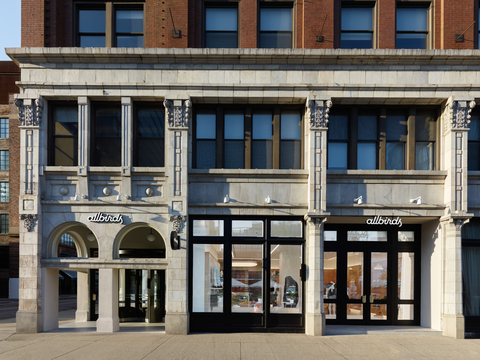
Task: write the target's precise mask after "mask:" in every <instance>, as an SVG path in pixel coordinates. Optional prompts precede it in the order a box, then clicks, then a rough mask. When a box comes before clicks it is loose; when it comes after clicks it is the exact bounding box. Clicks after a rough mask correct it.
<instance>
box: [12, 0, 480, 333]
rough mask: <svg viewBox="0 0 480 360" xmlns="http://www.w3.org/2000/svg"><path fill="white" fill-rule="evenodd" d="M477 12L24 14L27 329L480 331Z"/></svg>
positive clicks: (72, 7)
mask: <svg viewBox="0 0 480 360" xmlns="http://www.w3.org/2000/svg"><path fill="white" fill-rule="evenodd" d="M461 3H462V5H463V7H462V10H461V11H460V12H459V11H457V7H458V5H459V2H458V1H457V2H453V1H452V2H448V1H442V2H440V1H433V2H411V1H409V2H406V1H405V2H404V1H372V2H369V1H348V2H347V1H318V2H313V3H305V2H301V1H296V2H283V1H279V2H262V1H259V2H257V1H246V0H245V1H244V0H242V1H239V2H228V3H226V2H202V1H189V2H187V1H183V2H179V1H175V2H168V1H153V0H152V1H150V0H146V1H144V2H140V1H139V2H135V1H132V2H128V3H126V2H121V1H119V2H115V1H113V2H109V1H105V2H103V1H102V2H98V1H96V2H92V1H90V2H89V1H78V2H76V1H64V2H62V6H60V5H59V4H60V2H57V1H51V0H50V1H44V2H40V4H39V2H34V1H27V0H24V1H23V2H22V10H23V11H22V16H24V24H23V27H22V28H23V30H22V34H23V35H24V36H23V37H22V46H24V47H22V48H19V49H8V52H7V53H8V54H9V55H10V57H11V58H12V59H13V60H14V61H15V62H16V63H17V64H18V65H19V66H20V68H21V80H20V81H19V82H18V86H19V88H20V94H19V95H18V96H17V98H16V101H15V104H16V106H17V107H18V110H19V127H20V134H21V147H20V179H21V182H20V198H19V206H20V218H21V224H22V225H21V226H20V263H21V272H20V274H21V276H20V302H19V311H18V313H17V330H18V331H19V332H39V331H46V330H50V329H54V328H56V327H58V278H59V276H58V272H59V270H62V271H64V270H66V271H69V270H70V271H71V270H73V271H77V292H78V298H77V299H78V300H77V313H76V320H77V321H87V320H96V321H97V330H98V331H103V332H113V331H117V330H118V329H119V322H120V321H136V320H140V321H147V322H162V321H164V322H165V327H166V331H167V333H172V334H185V333H188V332H191V331H238V330H242V331H291V332H304V333H306V334H309V335H322V334H324V333H325V327H326V326H328V324H351V325H355V324H363V325H364V324H379V325H381V324H385V325H421V326H425V327H429V328H432V329H436V330H442V331H443V333H444V335H446V336H452V337H456V338H463V337H464V336H465V331H467V332H469V331H473V330H475V324H477V323H478V321H477V320H478V317H479V316H480V314H479V313H478V306H477V305H478V304H476V303H475V301H476V300H475V299H476V296H478V285H475V284H477V283H478V279H479V277H478V276H479V275H478V273H476V272H475V271H477V270H475V266H474V264H475V262H476V261H477V260H476V259H477V258H478V252H477V249H478V244H479V242H478V240H477V239H478V237H477V234H478V231H477V230H476V229H477V222H476V219H475V217H476V216H478V213H479V204H480V198H479V197H478V195H477V190H476V189H477V186H478V184H477V183H478V182H477V181H476V177H478V175H477V171H478V170H480V166H479V165H478V164H477V162H478V160H477V156H476V153H477V152H478V144H477V142H478V141H479V139H480V135H479V134H477V133H478V126H479V125H478V124H479V121H480V116H479V113H478V112H477V110H476V108H475V104H476V99H477V98H478V97H479V94H480V92H479V90H480V89H479V88H478V86H477V74H479V71H480V61H479V60H478V59H479V57H478V55H479V54H480V53H479V52H478V50H474V49H477V48H478V46H477V44H478V25H474V26H470V27H469V25H471V23H472V22H473V21H474V20H476V19H477V18H478V3H477V2H475V1H466V0H465V1H462V2H461ZM453 17H455V19H462V21H455V22H454V21H453ZM27 19H29V20H28V21H27ZM460 22H464V24H463V23H462V25H460ZM457 27H458V28H457ZM476 29H477V30H476ZM472 218H473V220H472V221H471V222H470V224H468V225H465V224H467V223H468V222H469V221H470V220H471V219H472ZM462 228H463V230H462ZM462 231H463V235H462ZM70 239H71V241H73V243H74V244H75V249H76V255H77V257H70V256H66V255H63V252H61V251H60V249H61V248H62V244H63V245H65V243H68V242H69V241H70ZM465 249H467V250H466V251H465ZM462 256H463V258H462Z"/></svg>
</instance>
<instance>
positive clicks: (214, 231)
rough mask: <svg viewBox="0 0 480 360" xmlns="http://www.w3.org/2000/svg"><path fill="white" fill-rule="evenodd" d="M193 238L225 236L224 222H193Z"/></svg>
mask: <svg viewBox="0 0 480 360" xmlns="http://www.w3.org/2000/svg"><path fill="white" fill-rule="evenodd" d="M193 236H223V220H193Z"/></svg>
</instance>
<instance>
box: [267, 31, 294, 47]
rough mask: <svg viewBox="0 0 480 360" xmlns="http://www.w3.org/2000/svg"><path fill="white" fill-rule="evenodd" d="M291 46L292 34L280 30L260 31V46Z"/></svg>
mask: <svg viewBox="0 0 480 360" xmlns="http://www.w3.org/2000/svg"><path fill="white" fill-rule="evenodd" d="M291 47H292V34H291V33H281V32H270V33H260V48H263V49H289V48H291Z"/></svg>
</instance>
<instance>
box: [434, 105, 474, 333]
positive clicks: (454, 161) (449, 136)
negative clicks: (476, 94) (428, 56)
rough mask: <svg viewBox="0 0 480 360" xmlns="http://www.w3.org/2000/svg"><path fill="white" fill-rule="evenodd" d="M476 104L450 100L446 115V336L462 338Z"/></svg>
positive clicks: (444, 279) (444, 319) (444, 133)
mask: <svg viewBox="0 0 480 360" xmlns="http://www.w3.org/2000/svg"><path fill="white" fill-rule="evenodd" d="M474 107H475V102H474V101H455V100H453V98H449V99H448V101H447V103H446V105H445V110H444V112H443V143H444V152H443V157H444V170H447V173H448V175H447V178H446V179H445V194H444V199H445V216H443V217H442V218H441V219H440V221H441V225H442V240H443V242H442V244H443V262H442V264H443V269H442V274H443V286H444V287H443V317H442V320H443V334H444V335H445V336H450V337H454V338H457V339H463V338H464V337H465V319H464V316H463V301H462V295H463V293H462V291H463V290H462V233H461V229H462V226H463V225H464V224H466V223H467V222H468V221H469V219H470V217H472V216H473V214H467V171H468V167H467V164H468V159H467V153H468V151H467V150H468V130H469V129H468V125H469V123H470V113H471V111H472V109H473V108H474Z"/></svg>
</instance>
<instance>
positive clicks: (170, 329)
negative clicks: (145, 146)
mask: <svg viewBox="0 0 480 360" xmlns="http://www.w3.org/2000/svg"><path fill="white" fill-rule="evenodd" d="M164 105H165V114H166V120H167V129H168V131H167V132H166V134H165V137H166V138H165V145H166V146H165V175H166V178H167V179H168V183H167V185H166V188H167V196H168V213H169V216H170V221H171V227H170V231H175V232H176V233H177V234H178V235H179V236H180V239H181V241H180V249H179V250H172V248H171V246H170V245H169V241H167V258H168V269H167V272H166V282H167V303H166V307H167V311H166V314H165V331H166V333H167V334H187V333H188V311H187V309H188V304H187V284H188V277H187V274H188V272H187V238H188V233H187V227H186V226H185V221H186V218H187V216H186V215H187V212H188V209H187V198H188V127H189V123H190V119H191V107H192V102H191V101H190V100H189V99H187V100H168V99H167V100H165V102H164ZM168 237H169V238H170V233H169V234H168Z"/></svg>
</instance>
